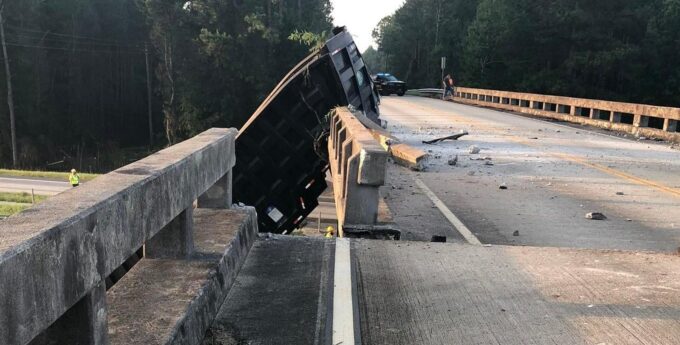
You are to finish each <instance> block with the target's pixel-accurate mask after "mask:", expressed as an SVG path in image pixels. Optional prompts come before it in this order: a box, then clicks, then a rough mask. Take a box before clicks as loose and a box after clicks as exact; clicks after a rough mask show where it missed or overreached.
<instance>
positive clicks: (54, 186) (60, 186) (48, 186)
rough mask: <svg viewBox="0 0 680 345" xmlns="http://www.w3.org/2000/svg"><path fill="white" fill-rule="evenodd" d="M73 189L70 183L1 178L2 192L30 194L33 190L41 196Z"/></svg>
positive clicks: (0, 187) (0, 190)
mask: <svg viewBox="0 0 680 345" xmlns="http://www.w3.org/2000/svg"><path fill="white" fill-rule="evenodd" d="M69 188H71V187H70V186H69V184H68V182H61V181H50V180H37V179H25V178H15V177H0V192H10V193H22V192H25V193H30V192H31V189H33V191H34V192H35V193H36V194H40V195H55V194H59V193H61V192H63V191H65V190H67V189H69Z"/></svg>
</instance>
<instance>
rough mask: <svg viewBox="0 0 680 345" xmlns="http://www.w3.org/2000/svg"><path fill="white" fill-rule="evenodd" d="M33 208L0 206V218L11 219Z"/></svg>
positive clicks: (26, 205)
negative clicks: (16, 214) (12, 216)
mask: <svg viewBox="0 0 680 345" xmlns="http://www.w3.org/2000/svg"><path fill="white" fill-rule="evenodd" d="M31 206H32V205H31V204H0V217H9V216H11V215H13V214H15V213H19V212H21V211H23V210H25V209H27V208H29V207H31Z"/></svg>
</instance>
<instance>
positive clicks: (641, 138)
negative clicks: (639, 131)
mask: <svg viewBox="0 0 680 345" xmlns="http://www.w3.org/2000/svg"><path fill="white" fill-rule="evenodd" d="M638 140H647V137H639V138H638Z"/></svg>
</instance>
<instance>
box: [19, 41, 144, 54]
mask: <svg viewBox="0 0 680 345" xmlns="http://www.w3.org/2000/svg"><path fill="white" fill-rule="evenodd" d="M7 45H8V46H13V47H20V48H33V49H45V50H61V51H68V52H84V53H125V54H144V51H143V50H137V51H135V50H129V51H124V50H116V51H113V50H92V49H79V48H62V47H49V46H34V45H28V44H19V43H13V42H7Z"/></svg>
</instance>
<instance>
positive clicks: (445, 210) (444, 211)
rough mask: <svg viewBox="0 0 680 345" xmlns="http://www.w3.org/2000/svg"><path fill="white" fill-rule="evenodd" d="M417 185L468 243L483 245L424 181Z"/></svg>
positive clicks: (419, 181)
mask: <svg viewBox="0 0 680 345" xmlns="http://www.w3.org/2000/svg"><path fill="white" fill-rule="evenodd" d="M416 184H417V185H418V187H420V189H422V190H423V192H425V195H427V197H428V198H430V200H432V202H433V203H434V205H435V206H437V208H438V209H439V211H440V212H441V213H442V214H443V215H444V217H446V219H448V220H449V222H450V223H451V225H453V227H455V228H456V230H458V232H459V233H460V234H461V235H463V237H464V238H465V240H466V241H468V243H470V244H473V245H476V246H481V245H482V242H480V241H479V239H478V238H477V236H475V235H474V234H473V233H472V231H470V229H468V227H467V226H465V224H463V222H461V221H460V219H458V217H456V215H455V214H453V212H451V210H449V208H448V207H446V205H445V204H444V203H443V202H442V201H441V200H440V199H439V198H438V197H437V196H436V195H435V194H434V193H433V192H432V191H431V190H430V188H428V187H427V186H426V185H425V183H424V182H423V181H421V180H420V179H419V178H417V179H416Z"/></svg>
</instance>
